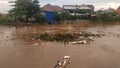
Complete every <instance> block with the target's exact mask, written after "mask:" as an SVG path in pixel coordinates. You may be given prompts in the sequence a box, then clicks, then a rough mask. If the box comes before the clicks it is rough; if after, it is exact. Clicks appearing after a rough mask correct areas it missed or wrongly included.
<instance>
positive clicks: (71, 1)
mask: <svg viewBox="0 0 120 68" xmlns="http://www.w3.org/2000/svg"><path fill="white" fill-rule="evenodd" d="M9 1H13V0H0V12H1V13H6V12H7V11H9V10H10V9H11V7H10V4H9V3H8V2H9ZM39 1H40V5H41V6H43V5H45V4H48V3H49V4H52V5H59V6H62V5H81V4H90V5H94V6H95V10H99V9H108V8H109V7H111V8H114V9H117V8H118V6H120V0H39Z"/></svg>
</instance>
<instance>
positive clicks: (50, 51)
mask: <svg viewBox="0 0 120 68" xmlns="http://www.w3.org/2000/svg"><path fill="white" fill-rule="evenodd" d="M80 31H88V32H92V33H102V34H105V36H103V37H102V38H95V41H94V42H92V43H90V44H68V45H66V46H65V45H64V44H63V43H56V42H44V43H43V42H41V43H39V45H33V43H38V42H33V43H31V42H26V41H25V40H24V39H21V37H22V36H23V35H26V34H36V33H42V32H48V33H53V32H54V33H56V32H63V33H64V32H80ZM63 56H71V63H70V64H69V65H67V68H120V25H89V24H72V25H43V26H39V25H38V26H20V27H19V26H16V27H15V26H11V27H10V26H0V68H53V67H54V66H55V65H56V63H57V61H58V60H59V59H61V58H63Z"/></svg>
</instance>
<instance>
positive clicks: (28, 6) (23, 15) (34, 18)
mask: <svg viewBox="0 0 120 68" xmlns="http://www.w3.org/2000/svg"><path fill="white" fill-rule="evenodd" d="M13 6H14V8H13V9H11V10H10V11H9V15H10V16H11V17H12V18H13V19H14V20H15V21H23V22H42V21H40V20H39V19H40V18H42V19H41V20H43V16H42V15H41V10H40V5H39V1H38V0H17V1H15V5H13Z"/></svg>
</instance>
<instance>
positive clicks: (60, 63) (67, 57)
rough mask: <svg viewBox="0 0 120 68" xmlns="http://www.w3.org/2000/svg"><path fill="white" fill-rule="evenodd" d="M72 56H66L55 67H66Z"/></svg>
mask: <svg viewBox="0 0 120 68" xmlns="http://www.w3.org/2000/svg"><path fill="white" fill-rule="evenodd" d="M70 58H71V57H70V56H64V57H63V59H62V60H58V62H57V64H56V65H55V67H54V68H66V66H67V64H70Z"/></svg>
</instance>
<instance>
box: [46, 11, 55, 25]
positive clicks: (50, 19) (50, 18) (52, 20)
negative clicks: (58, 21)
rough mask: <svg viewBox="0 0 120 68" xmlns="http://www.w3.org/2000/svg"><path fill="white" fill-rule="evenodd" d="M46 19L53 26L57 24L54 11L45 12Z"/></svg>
mask: <svg viewBox="0 0 120 68" xmlns="http://www.w3.org/2000/svg"><path fill="white" fill-rule="evenodd" d="M45 18H46V20H47V21H48V22H50V23H51V24H55V16H54V12H52V11H45Z"/></svg>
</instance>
